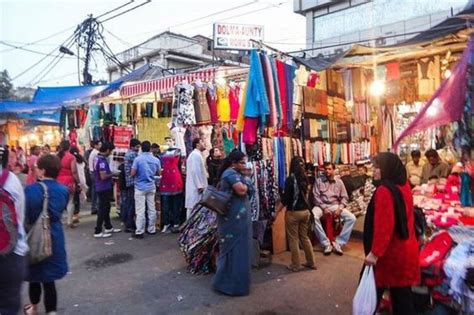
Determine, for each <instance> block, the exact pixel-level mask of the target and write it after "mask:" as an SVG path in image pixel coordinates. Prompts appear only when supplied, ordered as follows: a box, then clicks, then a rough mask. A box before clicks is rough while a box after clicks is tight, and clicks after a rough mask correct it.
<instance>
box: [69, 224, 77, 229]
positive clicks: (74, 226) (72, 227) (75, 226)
mask: <svg viewBox="0 0 474 315" xmlns="http://www.w3.org/2000/svg"><path fill="white" fill-rule="evenodd" d="M68 228H70V229H75V228H77V225H75V224H74V223H71V224H68Z"/></svg>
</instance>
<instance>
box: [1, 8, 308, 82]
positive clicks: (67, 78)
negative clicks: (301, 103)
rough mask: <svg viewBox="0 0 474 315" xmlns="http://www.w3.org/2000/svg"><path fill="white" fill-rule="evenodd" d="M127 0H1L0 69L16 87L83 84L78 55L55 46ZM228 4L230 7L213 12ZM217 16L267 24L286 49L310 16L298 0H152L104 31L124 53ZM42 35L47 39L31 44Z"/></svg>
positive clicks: (100, 75) (203, 28)
mask: <svg viewBox="0 0 474 315" xmlns="http://www.w3.org/2000/svg"><path fill="white" fill-rule="evenodd" d="M126 2H128V0H80V1H79V0H56V1H41V0H0V70H3V69H6V70H8V72H9V74H10V77H11V78H14V80H13V84H14V86H15V87H18V86H29V87H37V86H67V85H78V74H77V69H78V65H77V59H76V58H74V57H72V56H71V57H69V58H63V59H61V60H60V61H59V62H57V60H58V59H54V58H53V57H54V56H55V55H56V52H55V51H56V50H57V48H58V47H59V45H60V44H61V43H62V42H64V41H65V40H66V39H67V38H68V37H69V36H71V35H72V33H73V31H74V29H75V27H76V26H77V25H78V24H80V23H81V22H82V21H83V20H84V19H85V18H86V17H87V16H88V15H89V14H93V15H94V16H99V15H100V14H102V13H104V12H107V11H109V10H111V9H113V8H115V7H117V6H120V5H122V4H125V3H126ZM143 2H145V0H135V2H134V4H131V5H129V6H127V7H126V8H131V7H133V6H134V5H137V4H140V3H143ZM236 7H239V8H236ZM233 8H235V9H233ZM228 9H231V10H229V11H227V12H224V13H220V14H215V15H213V14H214V13H217V12H220V11H226V10H228ZM117 12H119V11H117ZM114 14H115V13H112V14H110V15H107V17H111V16H113V15H114ZM209 15H212V16H209ZM201 18H202V19H201ZM103 19H105V17H104V18H103ZM217 21H219V22H229V23H241V24H254V25H263V26H264V28H265V30H264V32H265V42H268V43H269V44H270V43H271V44H272V46H275V47H277V48H279V49H281V50H297V49H300V48H304V47H305V44H304V42H305V23H306V22H305V18H304V17H303V16H301V15H299V14H295V13H293V0H257V1H256V0H233V1H223V0H220V1H219V0H213V1H211V0H199V1H197V0H152V2H151V3H148V4H146V5H144V6H143V7H140V8H138V9H136V10H134V11H132V12H129V13H127V14H124V15H122V16H120V17H117V18H114V19H111V20H110V21H107V22H104V23H103V26H104V28H105V31H104V37H105V39H106V41H107V43H108V45H109V46H110V48H111V49H112V51H113V52H114V53H119V52H121V51H124V50H126V49H127V48H130V47H132V46H133V45H136V44H139V43H141V42H143V41H145V40H146V39H148V38H150V37H153V36H154V35H156V34H159V33H161V32H163V31H166V30H170V31H173V32H176V33H180V34H184V35H187V36H194V35H197V34H202V35H205V36H209V37H211V35H212V24H213V23H214V22H217ZM58 33H59V34H58ZM54 34H56V35H55V36H53V37H51V38H48V39H45V38H46V37H49V36H51V35H54ZM41 39H45V40H42V41H39V42H37V43H35V44H32V45H27V44H29V43H32V42H36V41H38V40H41ZM8 45H10V46H8ZM25 45H26V46H25ZM11 46H16V47H19V46H21V47H22V48H23V49H16V48H15V47H11ZM25 49H28V50H31V51H25ZM32 51H33V52H32ZM51 52H54V54H52V55H51V56H50V57H46V58H44V57H45V56H44V54H46V55H47V54H49V53H51ZM97 56H99V55H97ZM43 58H44V60H42V61H41V62H39V61H40V60H41V59H43ZM38 62H39V63H38ZM56 62H57V64H56ZM36 63H38V64H37V65H36V66H34V67H32V66H33V65H34V64H36ZM54 64H56V66H54V67H52V66H53V65H54ZM30 67H32V68H31V69H30V70H28V71H26V72H24V71H25V70H27V69H28V68H30ZM105 67H106V65H105V60H104V59H102V57H98V58H96V59H95V60H94V61H93V62H92V66H91V73H92V75H93V77H94V80H97V79H107V73H106V71H105ZM51 68H52V70H51V71H48V70H49V69H51ZM81 69H82V64H81ZM23 72H24V74H22V73H23Z"/></svg>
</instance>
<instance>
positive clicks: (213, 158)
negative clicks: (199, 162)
mask: <svg viewBox="0 0 474 315" xmlns="http://www.w3.org/2000/svg"><path fill="white" fill-rule="evenodd" d="M206 164H207V172H208V174H209V180H208V183H209V185H212V186H214V187H216V186H217V184H218V183H219V180H220V178H219V176H218V175H219V170H220V168H221V166H222V152H221V150H219V148H216V147H214V148H212V149H211V150H210V151H209V156H208V157H207V160H206Z"/></svg>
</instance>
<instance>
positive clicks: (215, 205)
mask: <svg viewBox="0 0 474 315" xmlns="http://www.w3.org/2000/svg"><path fill="white" fill-rule="evenodd" d="M218 187H219V185H218ZM231 198H232V194H230V193H228V192H225V191H221V190H219V189H218V188H216V187H214V186H207V188H206V190H204V192H203V193H202V196H201V200H200V201H199V204H200V205H201V206H203V207H206V208H208V209H210V210H212V211H214V212H216V213H217V214H220V215H223V216H225V215H227V213H228V212H229V202H230V199H231Z"/></svg>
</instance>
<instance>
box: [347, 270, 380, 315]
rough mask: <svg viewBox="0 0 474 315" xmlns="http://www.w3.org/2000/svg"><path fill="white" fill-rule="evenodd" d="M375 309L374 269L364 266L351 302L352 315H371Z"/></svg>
mask: <svg viewBox="0 0 474 315" xmlns="http://www.w3.org/2000/svg"><path fill="white" fill-rule="evenodd" d="M376 307H377V290H376V288H375V277H374V269H373V268H372V266H365V268H364V272H363V275H362V279H361V280H360V283H359V287H357V291H356V293H355V295H354V300H352V315H372V314H374V313H375V308H376Z"/></svg>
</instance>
